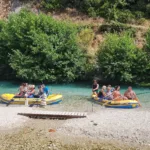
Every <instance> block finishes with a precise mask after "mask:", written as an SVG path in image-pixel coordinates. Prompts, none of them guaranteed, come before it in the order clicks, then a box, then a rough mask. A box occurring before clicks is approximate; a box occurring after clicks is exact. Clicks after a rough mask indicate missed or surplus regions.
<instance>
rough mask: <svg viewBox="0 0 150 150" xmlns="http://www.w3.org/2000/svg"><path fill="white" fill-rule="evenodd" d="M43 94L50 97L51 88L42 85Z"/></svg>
mask: <svg viewBox="0 0 150 150" xmlns="http://www.w3.org/2000/svg"><path fill="white" fill-rule="evenodd" d="M42 88H43V92H44V93H45V94H46V95H47V96H48V95H49V88H48V87H46V86H45V84H42Z"/></svg>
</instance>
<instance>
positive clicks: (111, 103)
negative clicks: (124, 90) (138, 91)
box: [92, 94, 139, 108]
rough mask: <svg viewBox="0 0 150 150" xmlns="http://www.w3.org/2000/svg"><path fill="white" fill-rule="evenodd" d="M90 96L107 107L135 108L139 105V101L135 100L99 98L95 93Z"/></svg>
mask: <svg viewBox="0 0 150 150" xmlns="http://www.w3.org/2000/svg"><path fill="white" fill-rule="evenodd" d="M92 98H93V99H94V100H95V101H97V102H99V103H100V104H102V105H104V106H105V107H109V108H137V107H139V103H138V101H137V100H117V101H116V100H105V99H104V100H100V99H99V98H98V97H97V95H94V94H93V95H92Z"/></svg>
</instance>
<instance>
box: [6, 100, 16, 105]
mask: <svg viewBox="0 0 150 150" xmlns="http://www.w3.org/2000/svg"><path fill="white" fill-rule="evenodd" d="M11 102H14V100H13V99H11V100H10V101H9V102H8V103H7V104H6V106H9V105H10V103H11Z"/></svg>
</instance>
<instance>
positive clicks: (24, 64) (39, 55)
mask: <svg viewBox="0 0 150 150" xmlns="http://www.w3.org/2000/svg"><path fill="white" fill-rule="evenodd" d="M77 32H78V30H77V27H76V26H74V25H72V24H68V23H66V22H60V21H56V20H54V19H52V18H51V17H48V16H46V15H44V14H40V15H35V14H33V13H31V12H29V11H26V10H23V11H21V12H20V13H19V14H13V15H11V16H10V17H9V19H8V21H7V23H6V27H5V29H3V33H4V36H3V41H4V42H5V43H6V42H7V45H6V49H7V50H8V51H9V55H8V56H7V58H8V59H7V61H8V63H9V65H10V67H11V68H12V69H13V70H14V71H15V72H16V75H17V77H19V78H21V79H26V80H33V81H49V82H59V81H61V82H71V81H74V80H75V79H77V78H78V77H80V76H81V75H82V74H84V72H85V64H86V57H85V54H84V51H82V49H81V48H80V47H79V46H78V44H77V43H78V42H77V37H76V36H77ZM4 47H5V44H2V45H1V48H4Z"/></svg>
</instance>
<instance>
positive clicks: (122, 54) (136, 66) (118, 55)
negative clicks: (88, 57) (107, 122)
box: [98, 34, 148, 83]
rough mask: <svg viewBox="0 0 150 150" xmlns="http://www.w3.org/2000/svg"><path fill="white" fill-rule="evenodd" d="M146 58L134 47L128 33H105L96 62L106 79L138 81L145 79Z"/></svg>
mask: <svg viewBox="0 0 150 150" xmlns="http://www.w3.org/2000/svg"><path fill="white" fill-rule="evenodd" d="M147 62H148V58H147V55H146V53H145V52H144V51H142V50H139V49H137V48H136V46H135V44H134V40H133V38H132V37H131V36H130V35H129V34H121V35H118V34H107V36H106V40H105V41H104V43H103V44H102V45H101V46H100V49H99V51H98V64H99V67H100V69H101V70H102V75H103V77H104V78H106V79H108V80H116V81H121V82H132V83H133V82H139V81H141V80H146V77H144V76H143V75H144V74H145V73H146V71H147V68H146V67H147Z"/></svg>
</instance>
